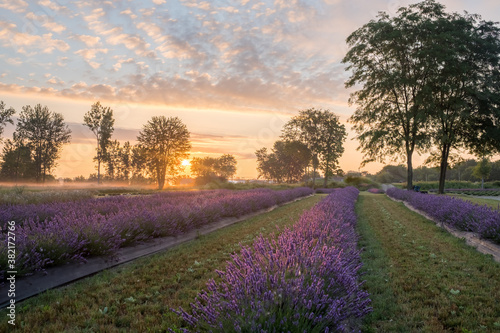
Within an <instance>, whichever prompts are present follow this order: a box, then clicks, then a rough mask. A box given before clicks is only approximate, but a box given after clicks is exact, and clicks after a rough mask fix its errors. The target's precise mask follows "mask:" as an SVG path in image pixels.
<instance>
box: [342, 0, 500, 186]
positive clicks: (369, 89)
mask: <svg viewBox="0 0 500 333" xmlns="http://www.w3.org/2000/svg"><path fill="white" fill-rule="evenodd" d="M347 42H348V43H349V45H350V46H351V49H350V50H349V52H348V53H347V55H346V57H345V58H344V62H346V63H349V66H348V70H351V71H352V76H351V78H350V79H349V81H347V82H346V86H347V87H351V86H354V85H355V84H362V89H361V90H358V91H356V92H355V93H353V94H352V95H351V99H350V101H351V102H353V103H356V104H357V105H358V109H357V110H356V112H355V113H354V114H353V116H352V117H351V121H352V122H353V123H354V124H355V126H354V129H355V130H356V132H357V133H358V139H359V141H360V148H361V149H362V151H363V153H364V154H365V160H364V162H365V163H366V162H370V161H374V160H379V161H383V160H384V159H385V158H386V157H387V156H396V157H397V156H406V160H407V169H408V175H407V178H408V182H407V184H408V188H409V189H410V188H411V187H412V174H413V167H412V155H413V153H414V152H415V151H419V150H420V151H425V150H427V149H428V148H429V147H430V145H431V144H433V145H435V146H437V147H438V154H437V156H438V157H439V160H440V162H439V164H440V177H439V178H440V180H439V183H440V184H439V192H440V193H443V191H444V183H445V179H446V170H447V168H448V164H449V158H450V151H451V150H452V149H461V148H467V149H468V150H469V151H470V152H472V153H475V154H478V155H481V154H484V153H487V152H491V151H498V148H499V143H500V128H499V126H498V125H499V118H500V116H499V105H500V102H499V99H500V94H499V92H500V83H499V81H500V76H499V55H500V43H499V29H498V27H497V26H496V25H495V24H494V23H492V22H485V21H482V20H481V18H480V17H479V16H477V15H469V14H464V15H460V14H457V13H453V14H448V13H446V12H445V11H444V7H443V6H442V5H441V4H438V3H436V2H435V1H432V0H426V1H423V2H421V3H417V4H414V5H410V6H408V7H403V8H401V9H399V11H398V16H396V17H389V16H388V15H387V14H385V13H382V14H380V15H379V16H378V19H377V20H372V21H370V22H369V23H368V24H366V25H365V26H363V27H362V28H360V29H358V30H357V31H355V32H354V33H353V34H351V36H349V38H348V39H347ZM432 156H436V154H433V155H432Z"/></svg>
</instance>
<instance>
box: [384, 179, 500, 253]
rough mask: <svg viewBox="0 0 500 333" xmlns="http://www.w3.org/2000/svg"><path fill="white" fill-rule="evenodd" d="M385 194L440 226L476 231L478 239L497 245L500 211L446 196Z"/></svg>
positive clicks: (401, 192) (390, 190) (399, 192)
mask: <svg viewBox="0 0 500 333" xmlns="http://www.w3.org/2000/svg"><path fill="white" fill-rule="evenodd" d="M386 193H387V195H388V196H390V197H391V198H394V199H397V200H402V201H405V202H407V203H408V204H409V205H411V206H412V207H413V208H415V209H417V210H419V211H422V212H424V213H425V214H427V215H428V216H430V217H431V218H433V219H434V220H435V221H438V222H439V223H443V224H446V225H448V226H450V227H452V228H455V229H457V230H461V231H470V232H475V233H477V234H479V235H480V237H481V238H484V239H488V240H491V241H493V242H495V243H498V244H500V212H498V211H496V210H494V209H491V208H489V207H487V206H480V205H477V204H473V203H471V202H467V201H463V200H460V199H456V198H453V197H450V196H445V195H430V194H423V193H418V192H414V191H405V190H400V189H397V188H390V189H388V190H387V192H386Z"/></svg>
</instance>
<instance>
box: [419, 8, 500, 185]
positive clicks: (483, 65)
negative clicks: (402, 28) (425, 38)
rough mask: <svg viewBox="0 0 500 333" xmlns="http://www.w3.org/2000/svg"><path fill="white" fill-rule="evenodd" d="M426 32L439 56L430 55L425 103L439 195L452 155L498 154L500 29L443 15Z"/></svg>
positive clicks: (466, 17) (471, 17)
mask: <svg viewBox="0 0 500 333" xmlns="http://www.w3.org/2000/svg"><path fill="white" fill-rule="evenodd" d="M430 29H432V30H431V31H432V32H433V40H434V43H435V45H439V51H440V52H438V50H436V52H434V53H432V58H433V63H434V66H432V67H431V68H432V73H431V75H430V78H431V80H429V83H428V86H429V93H428V94H426V96H425V97H426V98H425V100H424V103H425V105H427V106H428V108H429V119H430V121H431V131H430V132H429V133H430V137H431V138H432V139H433V141H434V144H435V145H436V146H437V150H438V154H437V155H438V156H439V157H440V158H439V164H440V175H439V193H443V192H444V187H445V180H446V172H447V169H448V166H449V160H450V151H452V150H454V149H457V150H461V149H466V150H468V151H469V152H470V153H473V154H475V155H478V156H484V155H489V154H492V153H494V152H498V151H499V149H500V27H498V26H497V25H496V24H495V23H493V22H489V21H483V20H482V19H481V17H480V16H478V15H471V14H467V13H465V14H463V15H460V14H457V13H453V14H447V13H441V15H440V17H439V20H436V21H435V22H434V24H433V25H432V26H431V28H430ZM444 50H445V51H444Z"/></svg>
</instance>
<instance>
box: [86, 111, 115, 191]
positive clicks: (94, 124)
mask: <svg viewBox="0 0 500 333" xmlns="http://www.w3.org/2000/svg"><path fill="white" fill-rule="evenodd" d="M114 123H115V120H114V119H113V110H112V109H111V108H110V107H104V106H102V105H101V103H100V102H96V103H94V104H92V106H91V107H90V110H89V111H88V112H87V113H86V114H85V116H84V117H83V125H85V126H87V127H88V128H89V129H90V130H91V131H92V133H94V135H95V136H96V140H97V148H96V151H97V153H96V156H95V157H94V161H97V184H100V181H101V163H102V162H104V161H105V160H106V155H107V148H108V146H109V145H110V143H111V134H113V130H114V128H113V125H114Z"/></svg>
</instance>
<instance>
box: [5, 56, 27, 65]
mask: <svg viewBox="0 0 500 333" xmlns="http://www.w3.org/2000/svg"><path fill="white" fill-rule="evenodd" d="M7 63H8V64H9V65H13V66H19V65H22V63H23V62H22V61H21V59H20V58H8V59H7Z"/></svg>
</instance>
